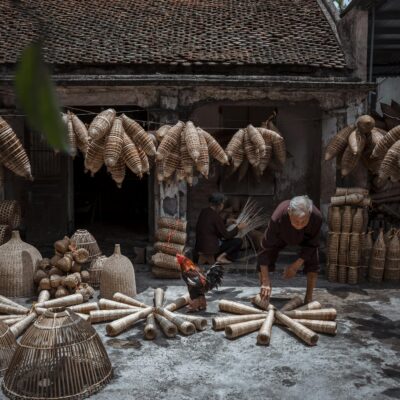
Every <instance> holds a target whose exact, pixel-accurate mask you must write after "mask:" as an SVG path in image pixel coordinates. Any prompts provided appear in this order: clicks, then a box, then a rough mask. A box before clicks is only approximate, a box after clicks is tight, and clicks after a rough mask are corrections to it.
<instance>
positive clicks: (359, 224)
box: [351, 208, 364, 233]
mask: <svg viewBox="0 0 400 400" xmlns="http://www.w3.org/2000/svg"><path fill="white" fill-rule="evenodd" d="M363 228H364V218H363V209H362V208H357V210H356V212H355V214H354V217H353V223H352V227H351V230H352V232H353V233H362V231H363Z"/></svg>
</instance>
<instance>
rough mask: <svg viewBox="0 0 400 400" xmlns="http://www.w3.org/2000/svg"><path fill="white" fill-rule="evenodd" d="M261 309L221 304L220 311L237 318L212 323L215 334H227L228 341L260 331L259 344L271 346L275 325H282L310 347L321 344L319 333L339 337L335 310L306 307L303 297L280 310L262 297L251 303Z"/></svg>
mask: <svg viewBox="0 0 400 400" xmlns="http://www.w3.org/2000/svg"><path fill="white" fill-rule="evenodd" d="M252 303H253V304H254V305H255V306H257V307H258V308H255V307H252V306H248V305H245V304H241V303H237V302H234V301H229V300H221V301H220V302H219V310H220V311H222V312H226V313H231V314H237V315H236V316H220V317H215V318H213V319H212V326H213V329H214V330H222V329H224V330H225V336H226V337H227V338H228V339H235V338H238V337H240V336H243V335H246V334H249V333H252V332H255V331H258V335H257V343H258V344H260V345H265V346H267V345H269V343H270V340H271V335H272V325H273V324H274V323H275V324H279V325H283V326H285V327H287V328H288V329H289V330H290V331H291V332H292V333H293V334H295V335H296V336H297V337H298V338H299V339H301V340H302V341H304V342H305V343H306V344H308V345H310V346H314V345H316V344H317V342H318V338H319V336H318V334H317V333H316V332H318V333H326V334H330V335H336V332H337V324H336V321H335V319H336V310H335V309H334V308H325V309H324V308H322V306H321V304H320V303H319V302H317V301H313V302H311V303H309V304H306V305H303V300H302V298H301V297H299V296H296V297H294V298H293V299H292V300H290V301H289V302H288V303H286V304H285V305H284V306H283V307H282V308H281V309H280V310H277V309H276V308H275V307H274V306H272V305H271V304H267V303H265V301H262V300H261V298H260V295H257V296H255V297H254V298H253V299H252Z"/></svg>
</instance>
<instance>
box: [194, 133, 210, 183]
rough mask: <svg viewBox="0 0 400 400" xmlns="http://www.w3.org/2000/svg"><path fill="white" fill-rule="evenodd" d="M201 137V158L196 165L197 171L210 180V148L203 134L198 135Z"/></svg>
mask: <svg viewBox="0 0 400 400" xmlns="http://www.w3.org/2000/svg"><path fill="white" fill-rule="evenodd" d="M197 135H198V137H199V142H200V146H199V153H200V155H199V158H198V160H197V163H196V167H197V170H198V171H199V172H200V173H201V174H202V175H203V176H204V177H205V178H208V173H209V171H210V156H209V153H208V146H207V141H206V139H205V137H204V136H203V135H202V134H199V133H198V134H197Z"/></svg>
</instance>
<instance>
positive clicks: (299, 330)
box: [275, 311, 318, 346]
mask: <svg viewBox="0 0 400 400" xmlns="http://www.w3.org/2000/svg"><path fill="white" fill-rule="evenodd" d="M275 316H276V318H277V320H278V321H280V322H281V323H282V324H284V325H285V326H287V327H288V328H289V329H290V330H291V331H292V332H293V333H294V334H295V335H296V336H297V337H298V338H300V339H301V340H303V341H304V342H305V343H307V344H308V345H310V346H314V345H316V344H317V342H318V335H317V334H316V333H315V332H313V331H312V330H310V329H308V328H306V327H305V326H304V325H302V324H300V323H298V322H296V320H294V319H292V318H290V317H288V316H287V315H285V314H283V313H281V312H280V311H275Z"/></svg>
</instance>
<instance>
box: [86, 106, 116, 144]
mask: <svg viewBox="0 0 400 400" xmlns="http://www.w3.org/2000/svg"><path fill="white" fill-rule="evenodd" d="M115 115H116V112H115V110H113V109H112V108H109V109H107V110H104V111H102V112H101V113H100V114H98V115H96V117H95V118H94V120H93V121H92V122H91V124H90V126H89V130H88V133H89V136H90V137H91V138H92V139H93V140H98V139H101V138H103V137H104V136H106V135H107V134H108V133H109V132H110V129H111V127H112V125H113V122H114V119H115Z"/></svg>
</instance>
